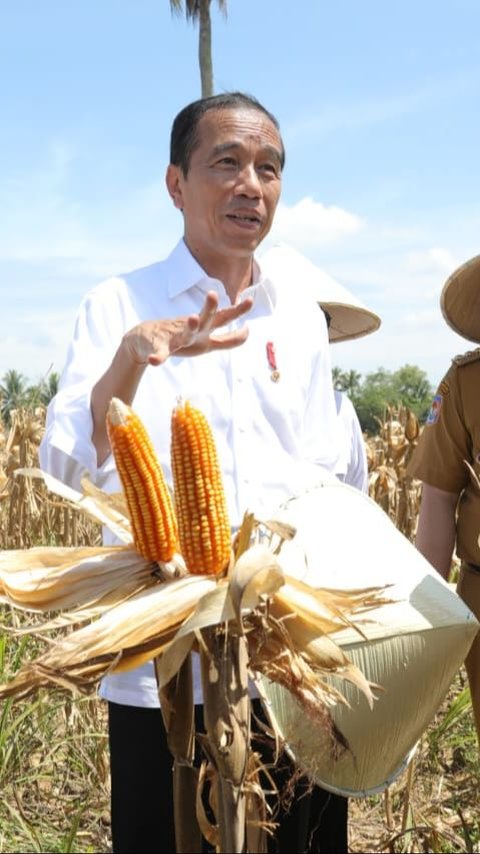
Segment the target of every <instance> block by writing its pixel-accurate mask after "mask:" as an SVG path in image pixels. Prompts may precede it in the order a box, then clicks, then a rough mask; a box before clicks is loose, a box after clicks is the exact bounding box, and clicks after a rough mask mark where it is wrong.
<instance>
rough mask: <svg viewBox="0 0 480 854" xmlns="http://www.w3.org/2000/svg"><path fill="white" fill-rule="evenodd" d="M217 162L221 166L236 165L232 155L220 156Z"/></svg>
mask: <svg viewBox="0 0 480 854" xmlns="http://www.w3.org/2000/svg"><path fill="white" fill-rule="evenodd" d="M218 163H219V164H220V165H221V166H235V165H236V160H235V158H234V157H222V158H221V159H220V160H219V161H218Z"/></svg>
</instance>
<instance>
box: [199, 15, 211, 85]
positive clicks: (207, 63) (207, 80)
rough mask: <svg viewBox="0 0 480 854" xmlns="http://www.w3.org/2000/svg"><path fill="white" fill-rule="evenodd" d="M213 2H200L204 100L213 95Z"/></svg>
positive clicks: (200, 46)
mask: <svg viewBox="0 0 480 854" xmlns="http://www.w3.org/2000/svg"><path fill="white" fill-rule="evenodd" d="M210 3H211V0H200V10H199V14H200V21H199V28H198V62H199V65H200V79H201V83H202V98H208V97H210V95H213V67H212V22H211V19H210Z"/></svg>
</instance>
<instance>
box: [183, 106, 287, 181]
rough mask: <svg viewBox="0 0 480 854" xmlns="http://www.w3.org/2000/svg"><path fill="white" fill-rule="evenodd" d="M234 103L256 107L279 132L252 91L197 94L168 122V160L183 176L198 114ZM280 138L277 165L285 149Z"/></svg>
mask: <svg viewBox="0 0 480 854" xmlns="http://www.w3.org/2000/svg"><path fill="white" fill-rule="evenodd" d="M236 107H245V108H247V109H249V110H257V111H258V112H259V113H263V114H264V115H265V116H267V118H268V119H270V121H271V122H272V124H273V125H274V126H275V127H276V128H277V130H278V132H279V133H280V125H279V123H278V121H277V119H276V118H275V116H274V115H273V114H272V113H270V112H269V111H268V110H267V109H266V108H265V107H264V106H263V105H262V104H261V103H260V101H257V99H256V98H254V97H253V95H246V94H245V93H244V92H224V93H223V94H222V95H212V96H211V97H209V98H199V100H198V101H192V103H191V104H187V106H186V107H184V108H183V110H180V112H179V113H178V115H177V116H176V118H175V119H174V122H173V125H172V132H171V134H170V163H173V165H174V166H180V168H181V170H182V172H183V174H184V175H185V176H186V175H187V173H188V169H189V167H190V158H191V156H192V153H193V151H194V150H195V148H196V147H197V145H198V132H197V130H198V123H199V121H200V119H201V118H202V116H203V115H204V114H205V113H207V112H208V111H209V110H228V109H235V108H236ZM280 142H281V159H280V166H281V168H282V169H283V167H284V165H285V149H284V146H283V140H282V138H281V136H280Z"/></svg>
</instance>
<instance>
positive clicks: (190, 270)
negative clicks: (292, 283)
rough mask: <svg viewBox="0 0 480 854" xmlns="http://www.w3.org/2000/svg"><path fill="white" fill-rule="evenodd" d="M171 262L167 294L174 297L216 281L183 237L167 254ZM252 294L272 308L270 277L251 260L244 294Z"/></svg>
mask: <svg viewBox="0 0 480 854" xmlns="http://www.w3.org/2000/svg"><path fill="white" fill-rule="evenodd" d="M168 260H169V262H170V263H171V264H172V274H171V275H170V276H169V281H168V295H169V297H170V299H174V298H175V297H176V296H178V295H179V294H182V293H185V291H188V290H190V288H193V287H195V286H198V285H203V287H204V288H205V286H207V287H206V289H208V287H209V283H213V282H218V279H212V278H211V277H210V276H208V275H207V274H206V273H205V270H204V269H203V268H202V267H201V266H200V264H199V263H198V261H196V260H195V258H194V257H193V255H192V253H191V252H190V250H189V249H188V246H187V245H186V243H185V241H184V239H183V238H181V239H180V240H179V241H178V243H177V245H176V246H175V248H174V249H173V250H172V252H171V253H170V255H169V258H168ZM247 295H251V296H253V298H254V300H255V302H256V301H257V300H260V301H262V302H265V303H266V304H267V305H268V306H269V307H270V308H273V307H274V306H275V304H276V301H277V292H276V288H275V285H274V283H273V282H272V280H271V279H269V278H267V277H266V276H263V274H262V270H261V267H260V264H259V263H258V261H256V260H255V259H254V261H253V284H252V285H250V287H249V288H247V289H246V290H245V291H244V296H247Z"/></svg>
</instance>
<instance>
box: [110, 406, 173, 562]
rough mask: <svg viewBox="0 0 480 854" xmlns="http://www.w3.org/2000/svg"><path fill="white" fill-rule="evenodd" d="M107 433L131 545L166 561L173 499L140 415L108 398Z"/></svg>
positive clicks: (148, 556)
mask: <svg viewBox="0 0 480 854" xmlns="http://www.w3.org/2000/svg"><path fill="white" fill-rule="evenodd" d="M107 433H108V438H109V440H110V445H111V447H112V452H113V455H114V457H115V462H116V465H117V470H118V474H119V477H120V480H121V482H122V486H123V489H124V492H125V497H126V499H127V506H128V512H129V516H130V521H131V523H132V531H133V541H134V543H135V548H136V549H137V551H138V552H139V553H140V554H141V555H142V557H144V558H146V559H147V560H152V561H161V562H163V563H166V562H167V561H170V560H171V559H172V558H173V555H174V554H175V552H176V547H177V541H178V534H177V523H176V519H175V511H174V509H173V501H172V498H171V495H170V492H169V489H168V486H167V483H166V481H165V478H164V475H163V471H162V469H161V466H160V463H159V461H158V459H157V456H156V454H155V451H154V449H153V445H152V443H151V440H150V438H149V436H148V434H147V431H146V430H145V427H144V425H143V424H142V422H141V420H140V418H139V417H138V415H136V413H135V412H134V411H133V410H132V409H131V407H130V406H127V405H126V404H125V403H123V402H122V401H121V400H119V399H118V398H116V397H114V398H112V400H111V402H110V407H109V410H108V414H107Z"/></svg>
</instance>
